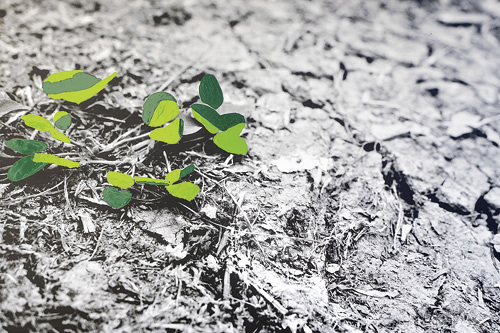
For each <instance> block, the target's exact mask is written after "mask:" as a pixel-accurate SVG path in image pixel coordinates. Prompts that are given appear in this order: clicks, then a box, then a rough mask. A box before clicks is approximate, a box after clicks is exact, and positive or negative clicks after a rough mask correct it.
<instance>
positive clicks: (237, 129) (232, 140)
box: [214, 123, 248, 155]
mask: <svg viewBox="0 0 500 333" xmlns="http://www.w3.org/2000/svg"><path fill="white" fill-rule="evenodd" d="M244 127H245V124H244V123H242V124H238V125H236V126H233V127H231V128H229V129H227V130H225V131H224V132H220V133H219V134H217V135H216V136H215V137H214V143H215V144H216V145H217V146H218V147H219V148H221V149H223V150H225V151H227V152H228V153H230V154H237V155H245V154H246V153H247V152H248V145H247V143H246V141H245V139H243V138H240V136H239V135H240V133H241V131H242V130H243V128H244Z"/></svg>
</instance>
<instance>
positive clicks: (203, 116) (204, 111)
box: [191, 104, 220, 134]
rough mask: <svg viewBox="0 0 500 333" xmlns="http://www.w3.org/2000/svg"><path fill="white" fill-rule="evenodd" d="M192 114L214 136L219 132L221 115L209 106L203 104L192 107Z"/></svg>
mask: <svg viewBox="0 0 500 333" xmlns="http://www.w3.org/2000/svg"><path fill="white" fill-rule="evenodd" d="M191 112H192V113H193V116H194V118H195V119H196V120H198V121H199V122H200V123H201V124H202V125H203V126H204V127H205V128H206V129H207V131H209V132H210V133H212V134H215V133H217V132H219V128H218V127H217V126H216V124H217V122H218V119H219V117H220V115H219V114H218V113H217V111H215V110H214V109H212V108H211V107H209V106H206V105H203V104H193V105H191Z"/></svg>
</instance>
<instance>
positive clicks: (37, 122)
mask: <svg viewBox="0 0 500 333" xmlns="http://www.w3.org/2000/svg"><path fill="white" fill-rule="evenodd" d="M22 119H23V120H24V124H25V125H26V126H28V127H32V128H34V129H36V130H39V131H41V132H50V135H51V136H52V137H53V138H54V139H56V140H59V141H62V142H66V143H68V142H70V139H69V138H68V137H67V136H66V135H64V134H62V133H61V132H59V131H58V130H56V129H55V127H54V126H53V125H52V124H51V123H50V121H48V120H47V119H45V118H44V117H42V116H37V115H35V114H27V115H24V116H22Z"/></svg>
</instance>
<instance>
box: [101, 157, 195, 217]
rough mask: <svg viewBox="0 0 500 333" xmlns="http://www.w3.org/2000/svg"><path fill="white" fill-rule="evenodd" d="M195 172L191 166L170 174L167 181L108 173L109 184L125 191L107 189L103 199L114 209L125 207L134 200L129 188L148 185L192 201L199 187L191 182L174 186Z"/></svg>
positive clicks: (166, 178) (113, 188)
mask: <svg viewBox="0 0 500 333" xmlns="http://www.w3.org/2000/svg"><path fill="white" fill-rule="evenodd" d="M193 171H194V165H192V164H191V165H189V166H187V167H185V168H184V169H182V170H181V169H176V170H173V171H172V172H169V173H168V174H167V176H166V177H165V180H160V179H155V178H148V177H135V180H134V178H132V176H130V175H127V174H124V173H121V172H108V174H107V175H106V178H107V180H108V182H109V183H110V184H111V185H113V186H116V187H119V188H121V189H123V190H122V191H119V190H118V189H116V188H115V187H107V188H105V189H104V191H103V198H104V201H106V203H108V205H110V206H111V207H114V208H118V209H119V208H122V207H125V206H126V205H127V204H128V203H129V202H130V200H131V199H132V193H130V191H128V190H126V189H127V188H129V187H131V186H132V185H134V183H137V184H147V185H165V187H166V189H167V191H168V192H169V193H170V195H172V196H174V197H177V198H181V199H185V200H188V201H191V200H193V199H194V197H195V196H196V195H197V194H198V192H199V191H200V188H199V187H198V185H196V184H193V183H191V182H184V183H180V184H174V183H175V182H177V181H179V180H180V179H181V178H183V177H185V176H187V175H188V174H190V173H191V172H193Z"/></svg>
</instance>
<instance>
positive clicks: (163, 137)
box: [149, 118, 184, 145]
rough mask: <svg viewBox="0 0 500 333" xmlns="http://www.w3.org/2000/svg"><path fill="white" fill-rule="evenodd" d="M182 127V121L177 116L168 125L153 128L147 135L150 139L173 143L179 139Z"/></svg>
mask: <svg viewBox="0 0 500 333" xmlns="http://www.w3.org/2000/svg"><path fill="white" fill-rule="evenodd" d="M183 129H184V121H183V120H182V119H180V118H177V119H175V120H174V121H173V122H172V123H170V124H169V125H168V126H165V127H162V128H157V129H155V130H153V131H152V132H151V133H149V137H150V138H151V140H155V141H161V142H165V143H168V144H171V145H173V144H176V143H178V142H179V141H180V140H181V137H182V132H183Z"/></svg>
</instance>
